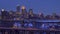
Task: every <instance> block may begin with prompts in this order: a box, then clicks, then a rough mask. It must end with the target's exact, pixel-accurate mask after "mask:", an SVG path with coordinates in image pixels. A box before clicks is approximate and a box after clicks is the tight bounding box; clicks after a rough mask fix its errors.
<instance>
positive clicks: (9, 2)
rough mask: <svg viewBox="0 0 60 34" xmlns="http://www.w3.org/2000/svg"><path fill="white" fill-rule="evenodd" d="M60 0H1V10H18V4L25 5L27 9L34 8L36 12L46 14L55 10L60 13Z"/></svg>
mask: <svg viewBox="0 0 60 34" xmlns="http://www.w3.org/2000/svg"><path fill="white" fill-rule="evenodd" d="M59 1H60V0H0V4H1V5H0V10H1V9H2V8H4V9H5V10H16V5H17V4H20V6H22V5H24V6H25V7H26V9H27V11H28V10H29V9H30V8H32V9H33V12H34V13H39V12H42V13H44V15H46V14H52V13H53V12H55V13H57V14H59V13H60V5H59V3H60V2H59Z"/></svg>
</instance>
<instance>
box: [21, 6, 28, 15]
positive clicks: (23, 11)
mask: <svg viewBox="0 0 60 34" xmlns="http://www.w3.org/2000/svg"><path fill="white" fill-rule="evenodd" d="M21 10H22V14H26V13H27V11H26V8H25V6H22V7H21Z"/></svg>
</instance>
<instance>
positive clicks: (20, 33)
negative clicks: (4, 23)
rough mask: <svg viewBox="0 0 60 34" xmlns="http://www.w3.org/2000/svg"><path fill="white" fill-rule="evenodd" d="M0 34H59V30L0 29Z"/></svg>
mask: <svg viewBox="0 0 60 34" xmlns="http://www.w3.org/2000/svg"><path fill="white" fill-rule="evenodd" d="M0 34H60V30H57V29H36V28H5V27H0Z"/></svg>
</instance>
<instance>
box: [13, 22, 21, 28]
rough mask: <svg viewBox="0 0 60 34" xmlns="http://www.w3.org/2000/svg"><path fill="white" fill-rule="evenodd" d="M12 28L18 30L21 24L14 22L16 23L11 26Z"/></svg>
mask: <svg viewBox="0 0 60 34" xmlns="http://www.w3.org/2000/svg"><path fill="white" fill-rule="evenodd" d="M13 27H14V28H20V27H21V24H20V23H18V22H16V23H14V24H13Z"/></svg>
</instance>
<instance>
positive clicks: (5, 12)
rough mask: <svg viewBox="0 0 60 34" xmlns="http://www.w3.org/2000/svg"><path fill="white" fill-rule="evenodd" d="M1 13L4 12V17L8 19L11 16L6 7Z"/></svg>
mask: <svg viewBox="0 0 60 34" xmlns="http://www.w3.org/2000/svg"><path fill="white" fill-rule="evenodd" d="M1 13H2V19H8V18H9V13H8V12H7V11H5V10H4V9H2V11H1Z"/></svg>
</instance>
